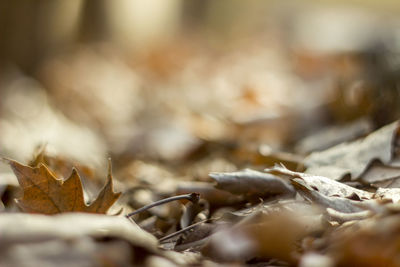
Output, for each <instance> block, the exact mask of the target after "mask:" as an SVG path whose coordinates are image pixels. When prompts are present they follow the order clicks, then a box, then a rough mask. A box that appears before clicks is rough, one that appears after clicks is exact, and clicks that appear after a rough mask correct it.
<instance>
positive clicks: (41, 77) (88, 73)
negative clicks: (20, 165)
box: [0, 0, 400, 178]
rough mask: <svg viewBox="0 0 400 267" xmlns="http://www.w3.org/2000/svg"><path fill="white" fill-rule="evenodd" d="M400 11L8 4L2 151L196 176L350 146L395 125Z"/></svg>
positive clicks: (1, 50) (157, 1)
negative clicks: (152, 166)
mask: <svg viewBox="0 0 400 267" xmlns="http://www.w3.org/2000/svg"><path fill="white" fill-rule="evenodd" d="M399 13H400V4H398V1H396V0H383V1H376V0H369V1H272V0H271V1H259V0H248V1H239V0H229V1H228V0H220V1H209V0H202V1H200V0H198V1H194V0H191V1H183V0H146V1H137V0H119V1H106V0H97V1H93V0H86V1H84V0H75V1H65V0H38V1H34V2H33V1H29V0H17V1H6V0H3V1H0V40H1V41H0V155H2V156H6V157H10V158H14V159H17V160H21V161H27V160H29V159H31V158H32V155H33V154H34V152H35V151H37V149H38V147H39V148H40V147H43V146H45V147H46V150H47V151H48V152H49V153H54V154H60V155H64V156H66V157H70V158H73V159H75V160H77V161H79V162H81V163H82V164H88V165H91V166H95V167H96V166H105V161H106V159H107V157H108V156H111V157H112V158H113V161H114V162H115V164H116V166H117V168H118V166H125V165H126V164H128V163H129V162H132V160H141V161H140V162H158V163H161V164H165V165H168V166H172V167H173V166H178V165H177V164H182V163H185V164H189V163H190V162H193V161H196V164H197V165H196V166H193V165H188V166H191V168H190V169H191V171H192V172H196V171H198V172H197V173H196V174H195V177H200V178H201V177H203V176H204V175H205V176H206V175H207V173H208V171H209V170H213V169H214V170H217V171H223V170H232V169H235V168H236V167H244V166H246V165H248V164H252V165H257V164H258V165H260V166H262V167H265V166H266V165H268V164H272V163H273V162H274V161H273V160H271V157H272V156H271V155H276V153H289V152H291V153H295V154H296V155H298V156H302V155H307V153H309V152H311V151H315V150H321V149H325V148H328V147H330V146H332V145H335V144H337V143H340V142H342V141H349V140H352V139H355V138H357V137H360V136H363V135H365V134H366V133H368V132H370V131H371V130H372V129H375V128H378V127H380V126H382V125H385V124H387V123H389V122H391V121H394V120H396V119H397V118H398V116H399V112H400V109H399V102H400V99H399V81H400V76H399V74H400V58H399V56H400V54H399V52H400V20H399ZM285 155H286V154H285ZM286 156H287V157H288V159H287V160H288V162H289V163H290V162H292V161H296V158H293V154H287V155H286ZM282 157H285V156H282V155H280V158H281V159H282ZM272 158H273V157H272ZM232 162H234V163H235V164H236V165H234V166H232ZM289 163H288V164H289ZM135 164H136V165H134V169H135V168H136V169H135V171H138V168H139V169H140V166H141V165H140V164H139V165H140V166H139V165H138V164H137V162H136V163H135ZM202 164H203V165H202ZM138 166H139V167H138ZM179 166H182V165H179ZM204 166H207V168H200V167H204ZM195 167H198V168H195ZM104 168H105V167H104ZM200 169H201V170H200ZM202 172H204V174H203V173H202Z"/></svg>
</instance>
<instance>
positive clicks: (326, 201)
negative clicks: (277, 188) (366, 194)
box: [292, 178, 364, 213]
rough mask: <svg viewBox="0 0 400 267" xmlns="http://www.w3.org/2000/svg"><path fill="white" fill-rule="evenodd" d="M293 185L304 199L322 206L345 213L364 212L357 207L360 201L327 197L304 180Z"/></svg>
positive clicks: (296, 179)
mask: <svg viewBox="0 0 400 267" xmlns="http://www.w3.org/2000/svg"><path fill="white" fill-rule="evenodd" d="M292 184H293V186H294V187H295V188H296V190H297V191H298V192H299V193H300V194H301V195H302V196H303V197H304V198H306V199H308V200H309V201H311V202H313V203H316V204H319V205H321V206H324V207H327V208H331V209H334V210H337V211H340V212H343V213H354V212H360V211H363V210H364V209H362V208H361V207H359V205H357V204H358V203H359V201H354V200H350V199H347V198H342V197H328V196H325V195H323V194H321V193H320V192H318V191H317V190H314V189H313V188H311V187H310V186H309V185H307V184H306V183H305V182H304V180H301V179H299V178H295V179H293V180H292Z"/></svg>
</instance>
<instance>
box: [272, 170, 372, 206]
mask: <svg viewBox="0 0 400 267" xmlns="http://www.w3.org/2000/svg"><path fill="white" fill-rule="evenodd" d="M265 171H266V172H268V173H274V174H278V175H285V176H287V177H288V178H289V179H293V178H297V179H301V180H303V181H304V184H306V185H307V186H308V187H311V188H313V189H315V190H316V191H318V192H319V193H321V194H323V195H325V196H328V197H333V196H337V197H343V198H352V197H354V194H356V195H357V196H358V197H359V198H360V199H371V198H372V196H373V194H372V193H370V192H367V191H364V190H360V189H357V188H354V187H351V186H348V185H346V184H343V183H340V182H337V181H335V180H332V179H329V178H327V177H323V176H317V175H310V174H307V173H302V172H294V171H291V170H288V169H286V168H282V167H279V166H276V167H275V168H272V169H266V170H265Z"/></svg>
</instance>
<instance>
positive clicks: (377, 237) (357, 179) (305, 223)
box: [0, 38, 400, 267]
mask: <svg viewBox="0 0 400 267" xmlns="http://www.w3.org/2000/svg"><path fill="white" fill-rule="evenodd" d="M196 43H197V40H194V41H193V40H191V41H190V40H185V39H184V40H178V41H177V42H175V43H172V44H171V45H170V46H168V45H164V46H162V47H159V48H153V49H151V50H150V51H148V53H147V54H145V55H142V56H140V57H134V58H129V57H128V58H126V57H124V56H121V55H119V54H118V53H117V52H116V51H115V50H113V49H112V48H111V47H109V46H106V45H99V46H94V47H86V48H79V49H76V50H75V51H72V52H69V53H66V54H64V55H57V56H54V57H51V58H49V59H47V60H45V61H44V62H43V64H42V65H41V67H40V68H39V71H38V74H37V77H35V79H32V78H28V77H26V76H23V75H22V74H20V73H15V72H10V73H8V74H7V75H3V76H1V77H0V86H1V88H2V89H3V90H1V91H0V93H1V98H0V127H1V131H0V152H1V155H2V161H3V163H4V164H2V165H1V168H0V265H1V266H57V265H59V266H186V265H195V266H217V265H220V264H232V265H234V266H241V265H249V266H302V267H309V266H326V267H333V266H400V254H399V251H400V245H399V244H400V147H399V144H400V136H399V133H400V125H399V122H398V121H396V120H395V119H396V118H397V117H396V116H397V115H398V110H393V111H392V112H387V117H385V118H383V119H382V117H380V116H377V112H378V111H379V112H380V109H379V107H381V106H382V105H384V104H383V103H384V102H382V101H383V100H381V99H388V98H393V99H394V98H396V95H395V96H394V95H393V92H394V91H392V90H391V89H388V90H386V91H383V92H381V94H383V95H385V96H384V97H383V98H378V97H375V96H376V93H377V91H376V90H378V91H379V90H380V89H379V88H378V87H379V83H376V81H373V82H372V81H371V80H368V79H367V78H365V74H366V73H368V70H366V67H365V66H364V65H363V64H364V63H363V62H362V60H361V59H360V58H362V55H361V56H360V55H359V54H357V53H354V54H353V53H352V52H348V53H347V54H346V53H344V54H343V53H341V54H334V55H332V54H329V55H323V54H318V53H316V54H313V53H312V52H309V51H303V50H301V49H298V50H296V49H294V50H295V51H294V52H293V55H294V56H296V57H297V59H296V60H294V62H288V61H287V58H286V57H285V55H286V54H285V53H287V51H283V50H284V49H282V47H281V46H280V45H279V44H276V43H274V42H271V41H270V40H269V41H267V40H261V41H260V40H259V39H257V38H256V39H255V40H253V41H251V42H250V43H251V45H250V44H246V45H245V46H240V45H238V47H234V48H232V51H224V52H222V51H219V50H213V48H204V47H203V48H201V49H200V48H199V47H198V46H196ZM234 51H240V53H235V52H234ZM359 57H360V58H359ZM343 61H346V62H347V63H346V64H347V65H346V66H347V67H345V66H343V64H344V63H343ZM342 63H343V64H342ZM348 65H351V66H352V67H351V68H350V67H349V66H348ZM299 69H301V71H300V70H299ZM335 79H336V80H335ZM360 79H364V82H365V84H367V85H368V83H369V82H370V84H369V86H367V85H365V86H364V87H363V88H361V89H360V88H359V89H357V90H356V91H354V92H353V91H352V94H353V95H352V101H353V102H351V101H350V100H349V99H348V96H346V94H345V93H344V92H347V91H350V90H353V88H354V84H353V83H352V82H351V81H359V80H360ZM332 80H334V81H336V82H337V84H341V86H338V85H337V84H336V83H333V82H332ZM346 86H347V87H346ZM374 86H375V87H374ZM316 88H318V89H316ZM370 88H372V89H370ZM377 88H378V89H377ZM346 90H347V91H346ZM288 96H290V97H288ZM371 96H372V97H371ZM397 100H399V99H398V98H397ZM16 107H21V108H16ZM379 112H378V113H379ZM108 157H110V158H111V160H112V162H113V166H114V170H113V171H112V170H111V162H109V167H108V171H106V168H107V167H106V166H107V160H106V159H107V158H108ZM189 193H199V194H200V200H199V201H198V202H190V201H187V200H179V201H174V202H170V203H167V204H164V205H159V206H155V207H153V208H151V209H149V210H146V211H144V212H141V213H139V214H136V215H134V216H132V217H130V218H127V217H125V215H127V214H129V213H130V212H132V211H134V210H137V209H139V208H141V207H143V206H146V205H149V204H152V203H154V202H155V201H158V200H161V199H164V198H167V197H172V196H176V195H181V194H189Z"/></svg>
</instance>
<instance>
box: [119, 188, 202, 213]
mask: <svg viewBox="0 0 400 267" xmlns="http://www.w3.org/2000/svg"><path fill="white" fill-rule="evenodd" d="M181 199H187V200H190V201H192V202H194V203H196V202H197V201H199V194H198V193H191V194H186V195H179V196H173V197H169V198H164V199H161V200H159V201H156V202H153V203H151V204H149V205H146V206H144V207H141V208H140V209H137V210H135V211H133V212H131V213H129V214H127V215H125V217H126V218H129V217H131V216H133V215H135V214H138V213H140V212H142V211H145V210H148V209H151V208H152V207H155V206H159V205H162V204H165V203H168V202H171V201H175V200H181Z"/></svg>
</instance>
